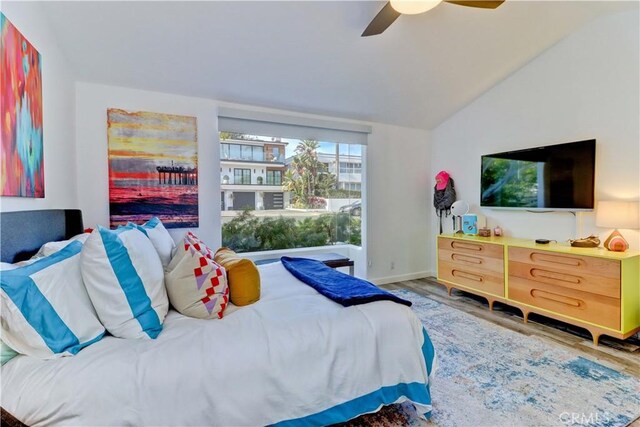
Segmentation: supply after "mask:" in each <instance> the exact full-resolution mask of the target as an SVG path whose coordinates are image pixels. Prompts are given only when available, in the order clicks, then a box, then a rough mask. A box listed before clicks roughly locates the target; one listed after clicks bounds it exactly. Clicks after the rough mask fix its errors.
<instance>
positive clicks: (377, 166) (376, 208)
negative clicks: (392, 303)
mask: <svg viewBox="0 0 640 427" xmlns="http://www.w3.org/2000/svg"><path fill="white" fill-rule="evenodd" d="M428 135H429V134H428V132H427V131H424V130H417V129H408V128H403V127H398V126H391V125H382V124H374V126H373V133H372V134H371V136H370V137H369V145H368V146H367V168H366V171H365V172H366V174H367V180H366V182H365V185H366V187H367V188H368V193H367V198H368V203H367V204H366V205H367V206H366V209H367V212H366V218H367V221H368V224H367V230H368V232H367V238H368V240H367V241H368V244H367V256H368V259H369V262H371V266H370V267H369V271H368V277H370V278H374V281H375V282H376V283H378V284H382V283H389V282H394V281H397V280H409V279H413V278H418V277H426V276H428V275H429V272H428V270H429V268H428V267H429V261H428V259H429V256H428V249H429V246H430V245H429V241H430V238H429V222H430V219H431V215H432V214H431V211H432V209H431V202H430V198H431V193H430V185H431V184H430V183H431V181H432V179H431V177H430V176H429V144H428ZM391 263H394V268H393V269H392V268H391Z"/></svg>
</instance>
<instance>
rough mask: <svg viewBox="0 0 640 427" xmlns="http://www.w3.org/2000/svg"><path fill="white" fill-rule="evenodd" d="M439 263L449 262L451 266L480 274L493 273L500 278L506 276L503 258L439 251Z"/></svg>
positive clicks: (445, 250)
mask: <svg viewBox="0 0 640 427" xmlns="http://www.w3.org/2000/svg"><path fill="white" fill-rule="evenodd" d="M438 261H444V262H448V263H449V264H453V265H456V266H458V267H461V268H465V269H469V270H472V271H476V272H480V273H485V272H493V273H495V274H497V275H499V276H502V275H503V274H504V260H503V259H501V258H500V259H498V258H492V257H487V256H483V255H478V254H475V253H474V254H469V253H467V252H463V251H451V250H447V249H441V250H439V251H438Z"/></svg>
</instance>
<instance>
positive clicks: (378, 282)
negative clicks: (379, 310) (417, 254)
mask: <svg viewBox="0 0 640 427" xmlns="http://www.w3.org/2000/svg"><path fill="white" fill-rule="evenodd" d="M433 276H435V273H434V272H433V271H420V272H418V273H409V274H400V275H398V276H388V277H380V278H377V279H370V280H369V281H370V282H371V283H373V284H375V285H386V284H387V283H394V282H402V281H403V280H415V279H423V278H425V277H433Z"/></svg>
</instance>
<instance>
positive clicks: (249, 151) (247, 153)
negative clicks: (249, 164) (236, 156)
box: [240, 145, 253, 160]
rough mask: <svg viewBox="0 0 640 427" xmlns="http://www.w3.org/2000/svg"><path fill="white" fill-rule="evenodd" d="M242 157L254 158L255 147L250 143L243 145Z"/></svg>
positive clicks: (243, 158)
mask: <svg viewBox="0 0 640 427" xmlns="http://www.w3.org/2000/svg"><path fill="white" fill-rule="evenodd" d="M240 150H241V153H242V154H241V159H242V160H252V158H253V147H252V146H250V145H241V146H240Z"/></svg>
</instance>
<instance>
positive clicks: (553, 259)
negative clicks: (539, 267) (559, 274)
mask: <svg viewBox="0 0 640 427" xmlns="http://www.w3.org/2000/svg"><path fill="white" fill-rule="evenodd" d="M530 258H531V261H533V262H536V261H537V262H548V263H549V264H560V265H569V266H572V267H580V265H582V260H581V259H578V258H569V257H564V256H559V255H554V256H549V255H547V254H541V253H537V252H532V253H531V255H530Z"/></svg>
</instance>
